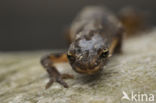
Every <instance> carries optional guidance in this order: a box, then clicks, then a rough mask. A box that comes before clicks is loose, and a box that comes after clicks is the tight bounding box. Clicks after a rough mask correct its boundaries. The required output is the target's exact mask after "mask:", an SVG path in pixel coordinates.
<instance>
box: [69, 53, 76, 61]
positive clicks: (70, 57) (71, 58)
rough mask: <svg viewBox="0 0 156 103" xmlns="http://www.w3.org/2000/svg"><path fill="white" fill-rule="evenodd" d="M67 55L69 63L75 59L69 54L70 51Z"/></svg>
mask: <svg viewBox="0 0 156 103" xmlns="http://www.w3.org/2000/svg"><path fill="white" fill-rule="evenodd" d="M67 57H68V59H69V61H70V62H71V63H73V62H74V61H75V57H74V56H73V55H71V54H70V53H68V54H67Z"/></svg>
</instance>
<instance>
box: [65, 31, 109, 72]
mask: <svg viewBox="0 0 156 103" xmlns="http://www.w3.org/2000/svg"><path fill="white" fill-rule="evenodd" d="M88 33H89V34H88ZM108 55H109V49H108V47H107V43H106V40H104V39H103V38H102V37H101V35H99V34H98V33H97V32H94V31H83V32H80V33H79V34H77V37H76V39H75V41H74V42H73V43H72V44H71V45H70V47H69V49H68V53H67V57H68V59H69V62H70V64H71V66H72V68H73V69H74V70H75V71H76V72H78V73H83V74H89V75H92V74H95V73H96V72H98V71H99V70H100V69H101V68H102V66H103V65H104V64H105V61H106V60H107V58H108Z"/></svg>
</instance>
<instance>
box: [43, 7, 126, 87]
mask: <svg viewBox="0 0 156 103" xmlns="http://www.w3.org/2000/svg"><path fill="white" fill-rule="evenodd" d="M123 33H124V31H123V27H122V25H121V23H120V22H119V21H118V20H117V19H116V17H115V16H114V15H113V14H112V13H110V12H109V11H107V10H106V9H105V8H103V7H97V6H91V7H86V8H84V9H83V10H82V11H81V12H80V13H79V14H78V16H77V17H76V18H75V20H74V21H73V22H72V24H71V26H70V29H69V36H68V37H69V40H70V42H71V44H70V46H69V49H68V51H67V54H60V55H54V54H49V55H47V56H45V57H43V58H42V59H41V64H42V65H43V67H44V68H45V69H46V70H47V72H48V74H49V77H50V81H49V82H48V84H47V86H46V88H49V87H50V86H51V85H52V83H53V82H58V83H60V84H61V85H63V86H64V87H68V85H67V83H66V82H64V81H63V78H64V77H65V78H73V76H72V75H68V74H60V73H59V72H58V71H57V68H56V67H55V66H54V63H58V62H69V63H70V64H71V67H72V68H73V70H75V71H76V72H78V73H81V74H87V75H93V74H96V73H98V72H99V71H100V70H101V69H102V68H103V66H104V64H105V63H106V62H107V60H108V58H109V57H110V56H112V55H113V54H114V53H120V52H121V47H122V35H123Z"/></svg>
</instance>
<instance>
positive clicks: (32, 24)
mask: <svg viewBox="0 0 156 103" xmlns="http://www.w3.org/2000/svg"><path fill="white" fill-rule="evenodd" d="M86 5H104V6H106V7H108V8H109V9H110V10H112V11H113V12H115V13H117V12H119V10H120V9H122V8H123V7H126V6H133V7H135V8H138V9H140V10H142V11H146V12H148V14H149V15H150V16H149V17H148V20H149V23H150V24H152V25H155V24H156V19H155V18H156V13H155V11H156V1H155V0H1V1H0V51H25V50H27V51H30V50H44V49H46V50H47V49H63V48H66V47H67V45H66V42H65V38H64V35H63V30H64V28H66V27H67V26H68V25H69V24H70V23H71V21H72V20H73V18H74V17H75V15H76V14H77V13H78V11H79V10H81V8H82V7H84V6H86Z"/></svg>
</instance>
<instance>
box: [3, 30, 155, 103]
mask: <svg viewBox="0 0 156 103" xmlns="http://www.w3.org/2000/svg"><path fill="white" fill-rule="evenodd" d="M46 53H47V52H43V51H42V52H20V53H2V52H1V53H0V103H131V101H129V100H121V98H122V96H123V94H122V92H123V91H125V92H126V93H127V94H128V95H129V96H131V92H132V91H133V92H134V93H138V94H142V93H146V94H153V95H155V102H156V30H153V31H151V32H149V33H144V35H139V36H137V37H134V38H130V39H128V40H125V41H124V46H123V53H122V54H120V55H115V56H113V57H112V58H111V59H110V61H109V62H108V64H107V65H106V66H104V69H103V71H102V72H101V74H100V75H99V76H98V77H95V76H93V77H88V76H83V75H80V74H77V73H75V72H74V71H73V70H72V69H71V67H70V66H69V65H68V64H57V66H58V67H59V69H60V71H61V72H69V73H70V74H73V75H75V79H74V80H66V82H67V83H68V84H69V86H70V87H69V88H68V89H66V88H63V87H62V86H60V85H59V84H57V83H54V84H53V86H52V87H50V88H49V89H48V90H45V88H44V87H45V84H46V83H47V82H48V76H47V73H46V71H45V70H44V69H43V68H42V67H41V65H40V63H39V59H40V57H41V56H42V55H44V54H46ZM141 103H142V102H141ZM150 103H152V102H150Z"/></svg>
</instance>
